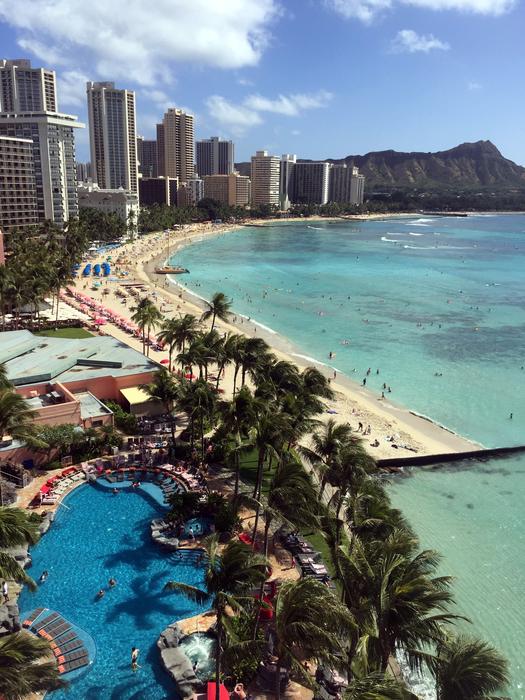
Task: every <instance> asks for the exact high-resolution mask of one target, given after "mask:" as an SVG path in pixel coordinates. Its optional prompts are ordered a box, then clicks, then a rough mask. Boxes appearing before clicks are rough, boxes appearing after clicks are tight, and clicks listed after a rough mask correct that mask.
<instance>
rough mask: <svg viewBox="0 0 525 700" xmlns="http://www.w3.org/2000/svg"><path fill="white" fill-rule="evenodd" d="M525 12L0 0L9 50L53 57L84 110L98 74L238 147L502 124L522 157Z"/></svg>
mask: <svg viewBox="0 0 525 700" xmlns="http://www.w3.org/2000/svg"><path fill="white" fill-rule="evenodd" d="M524 28H525V8H524V5H523V0H149V1H148V2H146V1H145V0H111V2H108V0H91V2H86V1H85V0H24V2H13V0H0V47H1V49H0V57H6V58H19V57H28V58H31V59H32V61H33V65H42V66H46V67H50V68H55V69H56V70H57V73H58V76H59V107H60V109H61V111H64V112H70V113H73V114H78V115H79V117H80V118H81V120H83V121H85V120H86V108H85V82H86V80H114V81H115V82H116V83H117V85H118V86H119V87H127V88H129V89H134V90H136V92H137V118H138V131H139V133H141V134H143V135H144V136H146V137H153V136H154V129H155V123H156V121H158V120H159V119H160V117H161V116H162V114H163V112H164V110H165V108H166V107H168V106H176V107H182V108H185V109H188V110H190V111H191V112H193V113H194V114H195V115H196V119H197V137H198V138H206V137H209V136H211V135H220V136H223V137H228V138H232V139H233V140H234V141H235V143H236V159H237V160H247V159H248V158H249V157H250V155H251V154H252V153H253V152H254V151H255V150H256V149H261V148H267V149H269V150H270V151H272V152H274V153H276V154H280V153H297V154H298V155H299V156H300V157H305V158H325V157H342V156H345V155H348V154H353V153H366V152H368V151H372V150H381V149H386V148H394V149H396V150H407V151H411V150H421V151H434V150H440V149H446V148H450V147H452V146H455V145H457V144H458V143H460V142H462V141H475V140H478V139H490V140H491V141H493V142H494V143H495V144H496V145H497V146H498V148H499V149H500V150H501V151H502V153H503V155H505V156H506V157H508V158H511V159H513V160H515V161H516V162H518V163H520V164H523V165H525V135H524V134H525V129H524V123H525V122H524V113H525V91H524V82H523V76H524V72H525V42H524V40H523V29H524ZM77 133H78V132H77ZM88 151H89V149H88V138H87V130H84V131H83V132H82V133H78V137H77V157H78V160H88V159H89V152H88Z"/></svg>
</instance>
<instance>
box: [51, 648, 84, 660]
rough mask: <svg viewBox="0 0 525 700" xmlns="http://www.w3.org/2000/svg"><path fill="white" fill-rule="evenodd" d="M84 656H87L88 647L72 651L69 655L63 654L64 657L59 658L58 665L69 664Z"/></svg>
mask: <svg viewBox="0 0 525 700" xmlns="http://www.w3.org/2000/svg"><path fill="white" fill-rule="evenodd" d="M83 656H87V651H86V647H81V648H80V649H77V651H71V652H69V654H63V655H62V656H59V657H58V663H59V664H68V663H70V662H71V661H76V660H77V659H81V658H82V657H83Z"/></svg>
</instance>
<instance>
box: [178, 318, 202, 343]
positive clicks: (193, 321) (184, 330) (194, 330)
mask: <svg viewBox="0 0 525 700" xmlns="http://www.w3.org/2000/svg"><path fill="white" fill-rule="evenodd" d="M198 332H199V321H198V319H197V318H195V316H192V314H184V316H182V317H181V318H180V319H179V326H178V332H177V337H176V340H175V347H176V348H177V350H179V351H180V352H184V350H185V348H186V343H192V342H193V341H194V340H195V339H196V337H197V335H198Z"/></svg>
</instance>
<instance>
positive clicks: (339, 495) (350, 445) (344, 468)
mask: <svg viewBox="0 0 525 700" xmlns="http://www.w3.org/2000/svg"><path fill="white" fill-rule="evenodd" d="M375 471H377V466H376V463H375V461H374V459H373V458H372V457H371V456H370V455H369V454H368V452H367V451H366V450H365V448H364V447H363V446H362V444H361V442H360V441H359V440H358V439H352V438H351V439H349V440H347V441H346V442H345V443H344V445H342V447H341V450H340V452H339V455H338V458H337V459H336V460H335V461H334V462H333V463H332V464H331V465H330V467H329V469H328V470H327V472H326V480H327V482H328V483H329V484H330V486H332V487H333V489H334V492H333V495H332V497H331V499H330V505H332V506H334V508H335V518H336V543H337V544H340V542H341V530H342V526H343V522H342V520H341V510H342V508H343V506H344V504H345V500H346V498H347V496H348V494H349V493H350V492H351V491H352V490H355V489H357V488H358V486H359V484H361V483H362V481H363V479H366V478H367V477H368V475H369V474H372V473H374V472H375Z"/></svg>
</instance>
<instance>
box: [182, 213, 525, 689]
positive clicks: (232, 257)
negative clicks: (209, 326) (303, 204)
mask: <svg viewBox="0 0 525 700" xmlns="http://www.w3.org/2000/svg"><path fill="white" fill-rule="evenodd" d="M173 260H174V262H176V263H177V264H181V265H183V266H184V267H188V268H189V269H190V271H191V274H190V275H189V276H187V277H185V279H184V283H185V285H187V287H188V288H189V289H190V290H192V291H194V292H195V293H197V294H199V295H202V296H203V297H209V296H210V295H211V294H212V293H213V292H215V291H223V292H225V293H226V294H227V295H228V296H230V297H231V298H232V299H233V302H234V309H235V311H236V312H237V313H238V314H244V315H246V316H248V317H251V319H252V320H253V319H255V320H256V321H258V322H259V323H261V324H264V325H265V326H267V327H269V328H271V329H273V330H274V331H276V332H277V333H279V334H281V335H282V336H285V337H286V338H287V339H288V340H289V341H291V343H293V346H294V347H295V352H297V353H298V354H301V355H305V356H310V357H313V358H315V359H317V360H319V361H322V362H325V363H327V364H330V365H333V366H335V367H336V368H337V369H338V370H339V371H341V372H344V373H345V374H347V375H348V376H349V377H351V378H354V379H356V380H357V381H359V382H360V381H361V380H362V378H363V377H364V376H365V373H366V370H367V369H368V367H371V368H372V373H371V375H370V376H369V378H368V383H367V386H369V387H370V388H371V389H372V390H373V391H374V392H376V393H377V394H378V395H379V393H380V391H381V386H382V384H383V382H386V384H387V385H390V386H391V387H392V394H391V396H392V399H393V400H395V401H396V402H398V403H400V404H403V405H405V406H408V407H410V408H411V409H413V410H416V411H418V412H420V413H423V414H425V415H428V416H430V417H431V418H432V419H434V420H436V421H438V422H440V423H442V424H444V425H446V426H448V427H449V428H451V429H453V430H455V431H456V432H458V433H460V434H462V435H465V436H468V437H470V438H472V439H474V440H477V441H479V442H481V443H483V444H484V445H486V446H499V445H514V444H524V443H525V439H524V438H525V429H524V425H525V370H524V369H522V367H523V365H525V351H524V348H525V216H521V215H519V216H474V217H469V218H467V219H465V218H453V217H449V218H431V217H414V219H411V220H410V221H408V220H402V219H395V220H389V221H381V222H378V221H376V222H366V223H346V222H345V223H340V222H337V223H328V222H322V223H318V222H315V223H314V224H308V223H307V222H304V223H299V224H295V223H294V224H292V223H290V224H285V225H279V226H271V227H267V228H249V229H245V230H242V231H237V232H232V233H229V234H226V235H223V236H218V237H216V238H213V239H209V240H206V241H205V242H203V243H196V244H194V245H192V246H191V247H189V248H186V249H183V250H182V251H180V252H179V253H178V254H177V255H176V256H175V258H174V259H173ZM343 341H349V342H348V344H345V345H343V344H342V343H343ZM330 351H332V352H334V353H336V357H335V359H333V360H330V359H328V353H329V352H330ZM376 369H379V370H380V373H379V375H377V374H375V371H376ZM354 370H355V371H354ZM436 373H437V374H438V375H440V376H435V374H436ZM511 412H512V414H513V418H512V420H511V419H510V418H509V414H510V413H511ZM463 467H465V468H463ZM392 495H393V499H394V501H395V503H396V505H398V506H399V507H401V508H402V509H403V511H404V512H405V513H406V514H407V516H408V518H409V519H410V521H411V522H412V523H413V525H414V527H415V529H416V531H417V532H418V534H419V535H420V537H421V542H422V545H423V546H425V547H433V548H436V549H438V550H439V551H440V552H442V554H443V556H444V561H443V564H442V571H443V572H444V573H447V574H451V575H453V576H455V577H456V583H455V590H456V593H457V599H458V609H459V611H460V612H461V613H463V614H466V615H467V616H468V617H469V618H471V619H472V621H473V622H474V623H475V631H476V632H479V633H480V634H481V635H483V636H484V637H485V638H486V639H487V640H489V641H491V642H492V643H493V644H495V645H497V646H498V648H500V649H501V650H502V651H503V652H504V653H505V654H506V655H507V657H508V658H509V660H510V662H511V666H512V674H513V684H512V689H511V692H510V694H511V696H512V698H513V700H521V699H523V698H525V693H524V690H523V685H522V684H523V678H524V673H523V662H522V659H521V656H522V652H523V649H524V648H525V617H524V612H523V605H522V592H523V589H524V584H525V581H524V568H525V567H524V565H523V561H524V558H523V552H524V551H525V547H524V545H525V542H524V540H525V523H524V517H523V507H522V504H523V501H524V496H525V458H523V457H516V458H513V459H508V460H492V461H487V462H485V463H482V464H480V463H471V464H469V465H460V466H457V465H456V466H452V467H451V468H450V469H448V468H447V469H440V470H439V471H421V470H418V471H415V472H413V477H412V478H406V479H402V480H400V481H397V482H396V483H395V484H394V485H393V486H392Z"/></svg>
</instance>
